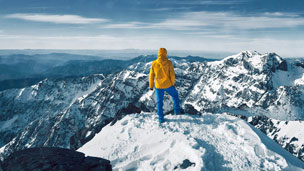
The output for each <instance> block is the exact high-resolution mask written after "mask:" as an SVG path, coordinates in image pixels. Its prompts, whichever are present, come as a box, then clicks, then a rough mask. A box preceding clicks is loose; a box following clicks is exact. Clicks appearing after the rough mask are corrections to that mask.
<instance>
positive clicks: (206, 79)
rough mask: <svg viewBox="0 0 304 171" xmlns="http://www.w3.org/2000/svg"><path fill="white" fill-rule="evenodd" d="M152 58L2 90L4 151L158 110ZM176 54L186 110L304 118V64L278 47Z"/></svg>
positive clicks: (74, 140)
mask: <svg viewBox="0 0 304 171" xmlns="http://www.w3.org/2000/svg"><path fill="white" fill-rule="evenodd" d="M154 59H156V56H141V57H138V58H135V59H134V60H131V61H132V63H133V64H132V65H130V66H129V67H127V68H125V69H123V70H122V71H121V72H119V73H113V74H110V75H108V76H106V77H105V76H104V75H101V74H100V75H92V76H89V77H79V78H65V79H56V80H53V79H46V80H44V81H41V82H40V83H38V84H36V85H34V86H31V87H27V88H23V89H12V90H6V91H1V92H0V116H1V117H0V125H1V126H0V147H2V148H0V153H1V155H2V156H3V157H7V156H8V155H9V154H11V153H13V152H14V151H18V150H22V149H25V148H33V147H43V146H47V147H62V148H69V149H78V148H79V147H81V146H82V145H83V144H85V143H86V142H88V141H90V140H91V139H92V138H93V137H94V136H95V134H96V133H98V132H100V130H101V129H102V128H103V127H104V126H105V125H107V124H108V123H110V122H111V121H113V120H114V122H115V121H117V120H119V119H120V118H121V117H123V116H125V115H126V114H128V113H136V112H140V111H150V112H155V111H156V96H155V91H149V89H148V77H149V75H148V74H149V71H150V67H151V63H152V60H154ZM170 60H171V61H172V63H173V65H174V67H175V68H174V70H175V73H176V83H175V86H176V88H177V90H178V92H179V96H180V101H181V105H182V106H183V108H184V109H186V111H187V112H188V113H191V114H196V113H204V112H217V113H223V112H229V113H231V114H241V115H245V116H247V117H248V116H267V117H268V118H271V119H277V120H281V121H293V120H303V119H304V113H303V111H304V77H303V73H304V68H303V67H302V66H301V65H299V64H296V63H292V62H290V61H286V60H284V59H282V58H281V57H279V56H278V55H277V54H275V53H268V54H259V53H258V52H249V51H245V52H241V53H240V54H237V55H234V56H229V57H227V58H225V59H223V60H220V61H207V60H206V59H204V58H196V57H186V58H170ZM142 104H144V105H142ZM172 108H173V103H172V100H171V98H170V96H167V95H165V97H164V112H165V113H166V112H169V111H170V110H172ZM114 122H113V123H114ZM281 126H282V125H278V127H279V128H280V129H281ZM282 129H287V128H285V127H284V128H283V127H282ZM297 129H298V130H301V129H303V127H297ZM278 136H279V135H278ZM278 138H279V137H278ZM291 138H292V137H291ZM295 138H297V139H299V140H298V142H299V143H301V144H304V140H303V141H301V140H300V138H298V137H295ZM4 145H5V146H4ZM290 147H291V146H290ZM292 148H293V147H292ZM300 152H301V150H300ZM301 154H302V152H301ZM0 157H1V156H0Z"/></svg>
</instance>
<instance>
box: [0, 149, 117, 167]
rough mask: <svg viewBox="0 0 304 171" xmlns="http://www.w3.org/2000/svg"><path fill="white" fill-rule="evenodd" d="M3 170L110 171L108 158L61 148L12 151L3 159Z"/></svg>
mask: <svg viewBox="0 0 304 171" xmlns="http://www.w3.org/2000/svg"><path fill="white" fill-rule="evenodd" d="M2 168H3V170H6V171H16V170H19V171H27V170H35V171H40V170H41V171H42V170H50V171H68V170H71V171H72V170H79V171H110V170H112V167H111V164H110V161H109V160H105V159H102V158H97V157H85V155H84V154H83V153H80V152H77V151H73V150H69V149H62V148H47V147H42V148H32V149H26V150H22V151H17V152H14V153H12V154H11V155H10V156H9V157H8V158H7V159H5V160H4V161H3V164H2Z"/></svg>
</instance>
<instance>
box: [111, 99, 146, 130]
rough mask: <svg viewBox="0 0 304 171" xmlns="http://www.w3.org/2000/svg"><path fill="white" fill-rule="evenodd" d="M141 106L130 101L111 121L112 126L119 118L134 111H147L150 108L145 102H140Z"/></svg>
mask: <svg viewBox="0 0 304 171" xmlns="http://www.w3.org/2000/svg"><path fill="white" fill-rule="evenodd" d="M138 105H140V107H137V106H135V105H134V104H133V103H129V105H128V106H127V107H124V108H122V109H120V110H119V111H118V112H117V113H116V114H115V117H114V119H113V121H112V122H111V126H112V125H114V124H115V123H116V122H117V121H118V120H120V119H122V118H123V117H124V116H126V115H128V114H133V113H140V112H141V111H142V110H143V111H147V110H148V109H147V108H146V107H145V106H144V105H143V104H138Z"/></svg>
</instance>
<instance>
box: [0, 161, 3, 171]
mask: <svg viewBox="0 0 304 171" xmlns="http://www.w3.org/2000/svg"><path fill="white" fill-rule="evenodd" d="M0 171H3V170H2V164H1V160H0Z"/></svg>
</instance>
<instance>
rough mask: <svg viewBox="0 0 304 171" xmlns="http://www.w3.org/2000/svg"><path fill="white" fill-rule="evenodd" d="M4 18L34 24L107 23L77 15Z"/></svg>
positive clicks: (13, 16)
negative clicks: (33, 22) (32, 22)
mask: <svg viewBox="0 0 304 171" xmlns="http://www.w3.org/2000/svg"><path fill="white" fill-rule="evenodd" d="M5 18H13V19H21V20H27V21H36V22H48V23H56V24H92V23H102V22H107V21H108V20H107V19H103V18H86V17H82V16H78V15H50V14H9V15H6V16H5Z"/></svg>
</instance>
